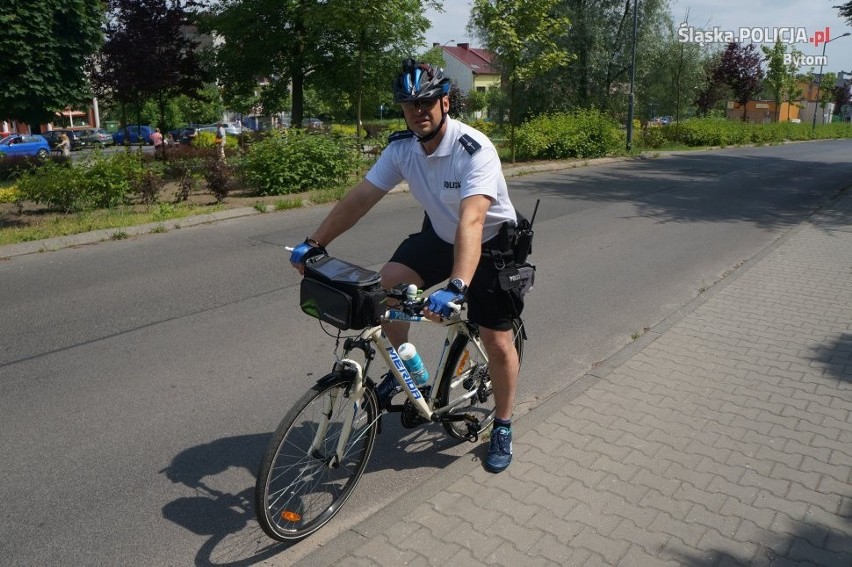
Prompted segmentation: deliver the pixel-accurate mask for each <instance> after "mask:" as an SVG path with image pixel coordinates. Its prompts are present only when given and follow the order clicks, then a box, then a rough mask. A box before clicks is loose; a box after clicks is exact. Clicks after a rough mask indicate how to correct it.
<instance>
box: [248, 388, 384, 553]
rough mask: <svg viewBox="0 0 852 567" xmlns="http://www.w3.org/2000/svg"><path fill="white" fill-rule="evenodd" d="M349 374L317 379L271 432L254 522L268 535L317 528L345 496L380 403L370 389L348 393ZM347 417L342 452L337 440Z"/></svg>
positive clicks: (281, 536)
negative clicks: (357, 394)
mask: <svg viewBox="0 0 852 567" xmlns="http://www.w3.org/2000/svg"><path fill="white" fill-rule="evenodd" d="M350 385H351V380H350V378H349V377H348V376H344V375H339V374H331V375H328V376H326V377H325V378H323V379H322V380H320V381H319V382H318V383H317V384H316V385H315V386H314V387H313V388H311V389H310V390H309V391H308V392H307V393H306V394H305V395H304V396H302V398H301V399H300V400H299V401H298V402H296V404H295V405H294V406H293V407H292V409H290V411H289V412H288V413H287V415H286V416H285V417H284V419H283V420H282V421H281V425H279V426H278V429H277V430H276V431H275V433H274V434H273V436H272V440H271V441H270V443H269V448H268V449H267V451H266V455H265V456H264V458H263V462H262V463H261V465H260V470H259V471H258V475H257V484H256V485H255V512H256V514H257V519H258V522H259V523H260V526H261V527H262V528H263V531H265V532H266V533H267V535H269V536H270V537H271V538H273V539H276V540H278V541H292V540H299V539H302V538H304V537H307V536H309V535H310V534H312V533H313V532H315V531H317V530H318V529H320V528H321V527H322V526H323V525H325V524H326V523H327V522H328V521H329V520H331V519H332V518H333V517H334V515H335V514H336V513H337V512H338V511H339V510H340V508H341V507H342V506H343V503H344V502H346V499H347V498H349V495H350V494H351V493H352V491H353V490H354V488H355V485H356V484H358V480H359V479H360V478H361V475H362V474H363V473H364V468H365V467H366V466H367V461H368V459H369V458H370V453H371V452H372V451H373V445H374V444H375V441H376V431H377V420H378V416H379V404H378V402H377V401H376V396H375V394H374V393H373V390H372V389H371V388H368V389H367V390H366V392H365V393H364V396H363V397H362V398H361V399H360V400H357V401H356V400H354V399H353V398H352V396H351V395H350ZM349 420H351V423H352V425H351V433H350V434H349V436H348V439H347V440H346V443H345V445H344V449H343V451H342V452H341V454H338V453H337V445H338V440H339V439H340V435H341V433H342V432H343V431H344V430H345V428H346V426H347V425H348V423H349Z"/></svg>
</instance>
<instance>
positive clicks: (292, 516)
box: [281, 510, 302, 522]
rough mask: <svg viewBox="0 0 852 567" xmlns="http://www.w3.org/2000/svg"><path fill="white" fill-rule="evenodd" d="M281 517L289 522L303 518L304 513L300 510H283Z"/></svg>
mask: <svg viewBox="0 0 852 567" xmlns="http://www.w3.org/2000/svg"><path fill="white" fill-rule="evenodd" d="M281 519H282V520H286V521H288V522H298V521H299V520H301V519H302V515H301V514H299V513H298V512H291V511H290V510H284V511H283V512H281Z"/></svg>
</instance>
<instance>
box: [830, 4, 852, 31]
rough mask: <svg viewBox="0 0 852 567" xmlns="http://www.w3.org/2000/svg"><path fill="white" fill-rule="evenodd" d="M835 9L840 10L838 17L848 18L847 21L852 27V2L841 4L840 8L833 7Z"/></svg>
mask: <svg viewBox="0 0 852 567" xmlns="http://www.w3.org/2000/svg"><path fill="white" fill-rule="evenodd" d="M833 8H837V9H838V10H839V12H838V15H839V16H840V17H841V18H846V21H847V22H848V23H849V25H850V26H852V1H850V2H847V3H846V4H840V5H839V6H833Z"/></svg>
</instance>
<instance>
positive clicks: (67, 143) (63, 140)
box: [56, 132, 71, 157]
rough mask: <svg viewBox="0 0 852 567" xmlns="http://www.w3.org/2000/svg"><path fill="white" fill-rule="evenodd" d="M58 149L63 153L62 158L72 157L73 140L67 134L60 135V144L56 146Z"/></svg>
mask: <svg viewBox="0 0 852 567" xmlns="http://www.w3.org/2000/svg"><path fill="white" fill-rule="evenodd" d="M56 147H57V149H59V150H61V151H62V157H71V139H70V138H69V137H68V134H66V133H65V132H62V134H60V136H59V143H58V144H56Z"/></svg>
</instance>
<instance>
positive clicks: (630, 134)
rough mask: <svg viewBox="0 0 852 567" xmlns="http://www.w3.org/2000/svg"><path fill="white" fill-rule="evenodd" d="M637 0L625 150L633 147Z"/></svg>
mask: <svg viewBox="0 0 852 567" xmlns="http://www.w3.org/2000/svg"><path fill="white" fill-rule="evenodd" d="M638 4H639V0H633V47H632V48H631V53H630V95H629V96H628V99H627V151H628V152H629V151H630V150H631V149H632V148H633V103H634V94H633V85H634V83H636V29H637V28H638V19H637V15H636V12H637V5H638Z"/></svg>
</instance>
